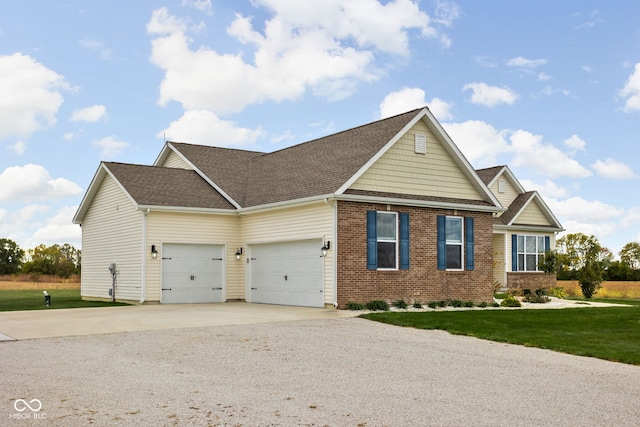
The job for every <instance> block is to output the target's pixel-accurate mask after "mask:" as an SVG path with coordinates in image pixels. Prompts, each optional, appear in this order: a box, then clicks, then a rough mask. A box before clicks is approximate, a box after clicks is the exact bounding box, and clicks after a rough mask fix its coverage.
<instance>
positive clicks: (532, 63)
mask: <svg viewBox="0 0 640 427" xmlns="http://www.w3.org/2000/svg"><path fill="white" fill-rule="evenodd" d="M546 63H547V60H546V59H527V58H523V57H522V56H518V57H517V58H511V59H509V60H508V61H507V65H508V66H509V67H519V68H537V67H539V66H541V65H545V64H546Z"/></svg>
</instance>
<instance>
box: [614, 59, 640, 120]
mask: <svg viewBox="0 0 640 427" xmlns="http://www.w3.org/2000/svg"><path fill="white" fill-rule="evenodd" d="M619 95H620V96H621V97H622V98H626V99H625V101H624V107H623V108H622V110H623V111H625V112H627V113H631V112H634V111H640V62H639V63H637V64H636V65H635V68H634V70H633V72H632V73H631V75H630V76H629V79H628V80H627V83H626V84H625V85H624V87H623V88H622V89H620V92H619Z"/></svg>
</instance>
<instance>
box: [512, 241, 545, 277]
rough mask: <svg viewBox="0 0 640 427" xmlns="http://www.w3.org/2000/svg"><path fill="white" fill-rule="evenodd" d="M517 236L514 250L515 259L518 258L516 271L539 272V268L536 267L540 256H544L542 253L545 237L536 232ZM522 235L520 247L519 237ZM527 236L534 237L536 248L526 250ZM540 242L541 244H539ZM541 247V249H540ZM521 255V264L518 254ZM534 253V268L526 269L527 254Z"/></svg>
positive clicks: (543, 251)
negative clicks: (530, 250) (515, 253)
mask: <svg viewBox="0 0 640 427" xmlns="http://www.w3.org/2000/svg"><path fill="white" fill-rule="evenodd" d="M517 236H518V237H517V238H516V252H517V255H518V256H517V259H518V265H517V271H518V273H520V272H523V273H539V272H540V270H539V269H538V264H539V263H540V259H541V257H544V253H545V242H544V241H545V239H544V236H541V235H538V234H518V235H517ZM521 237H522V247H520V238H521ZM528 238H532V239H535V242H536V248H535V249H534V252H529V251H527V239H528ZM541 242H542V246H540V245H541ZM541 247H542V250H541V249H540V248H541ZM521 255H522V264H523V265H521V263H520V256H521ZM533 255H535V257H536V268H535V270H528V269H527V256H533Z"/></svg>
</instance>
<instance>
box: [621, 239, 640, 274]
mask: <svg viewBox="0 0 640 427" xmlns="http://www.w3.org/2000/svg"><path fill="white" fill-rule="evenodd" d="M618 255H619V256H620V261H622V262H623V263H625V264H626V265H627V266H629V268H630V269H632V270H640V243H638V242H629V243H627V244H626V245H624V246H623V247H622V249H621V250H620V252H619V253H618Z"/></svg>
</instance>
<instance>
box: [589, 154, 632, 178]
mask: <svg viewBox="0 0 640 427" xmlns="http://www.w3.org/2000/svg"><path fill="white" fill-rule="evenodd" d="M591 168H592V169H593V170H594V171H596V173H597V174H598V176H601V177H603V178H611V179H633V178H636V177H637V175H636V174H635V173H634V172H633V170H632V169H631V168H630V167H629V166H628V165H626V164H625V163H622V162H618V161H616V160H613V159H606V160H605V161H602V160H598V161H596V162H595V163H594V164H592V165H591Z"/></svg>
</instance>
